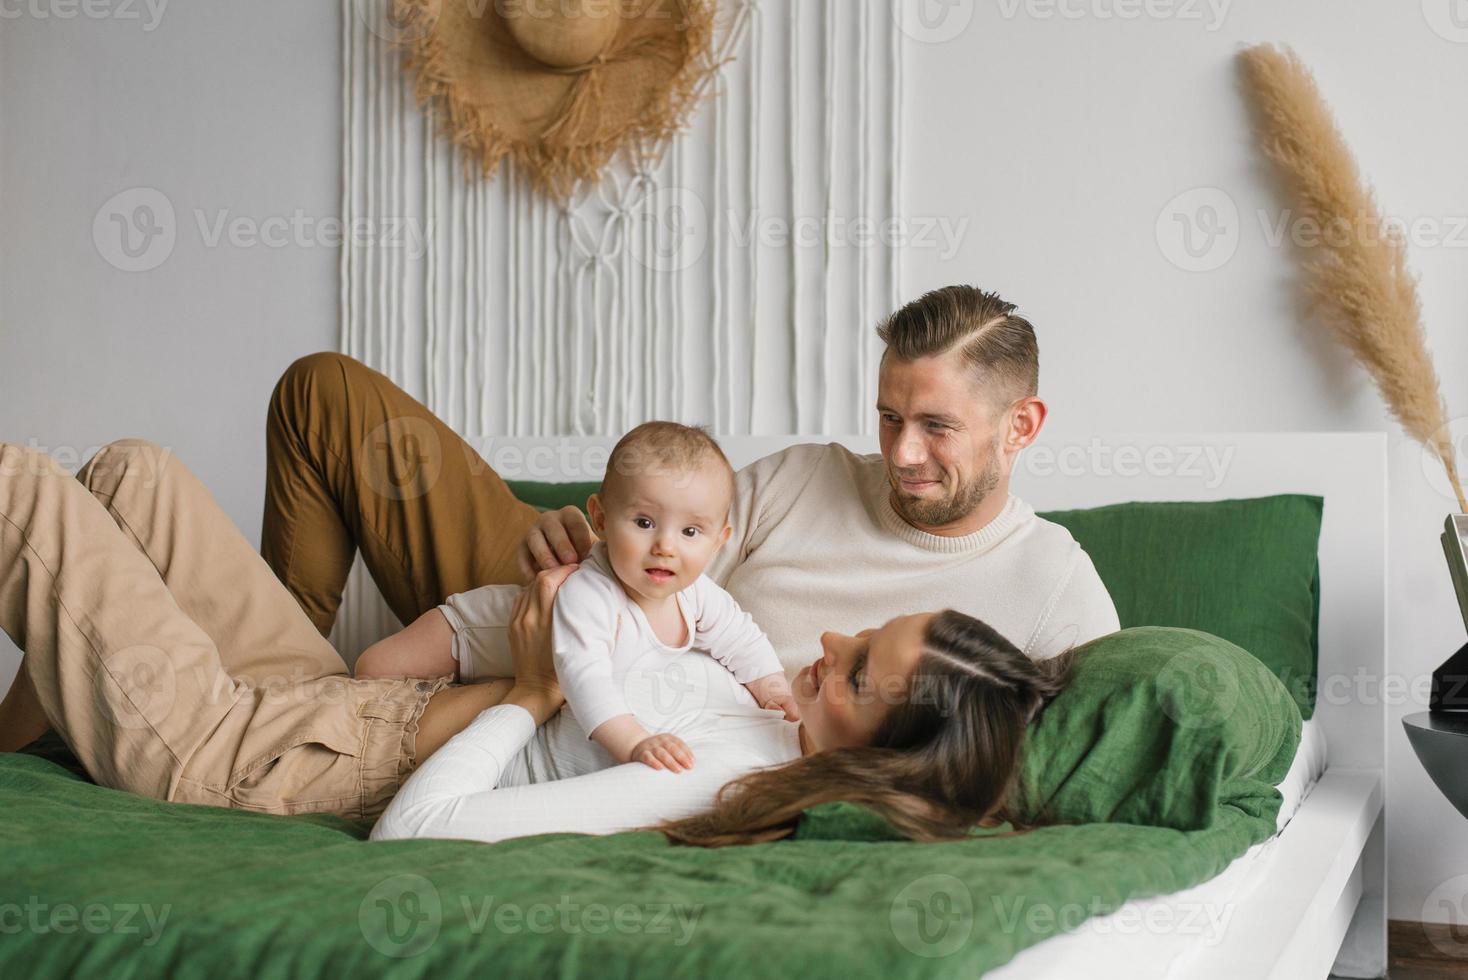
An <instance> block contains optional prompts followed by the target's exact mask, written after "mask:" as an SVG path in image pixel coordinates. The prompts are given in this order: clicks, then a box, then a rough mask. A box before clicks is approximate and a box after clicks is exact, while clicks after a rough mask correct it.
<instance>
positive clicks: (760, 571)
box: [519, 286, 1120, 672]
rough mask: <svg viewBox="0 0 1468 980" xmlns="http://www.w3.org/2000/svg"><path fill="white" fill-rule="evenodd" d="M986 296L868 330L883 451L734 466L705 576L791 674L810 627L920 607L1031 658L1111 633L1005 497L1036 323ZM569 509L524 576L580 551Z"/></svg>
mask: <svg viewBox="0 0 1468 980" xmlns="http://www.w3.org/2000/svg"><path fill="white" fill-rule="evenodd" d="M1014 309H1015V307H1014V306H1013V304H1010V303H1006V302H1004V301H1003V300H1001V299H1000V298H999V297H998V296H996V295H994V294H993V293H985V292H983V291H981V290H978V289H974V288H973V287H970V286H949V287H947V288H944V289H939V290H936V291H934V292H930V293H928V294H927V295H925V296H923V297H921V298H920V299H918V300H915V301H914V302H912V303H909V304H907V305H906V306H904V307H903V308H902V309H900V310H898V311H897V312H896V313H894V314H893V315H892V316H891V317H889V318H888V320H887V321H886V322H885V323H884V324H882V326H881V327H880V328H879V331H878V333H879V335H880V336H881V338H882V340H883V341H885V342H886V344H887V349H886V351H885V352H884V354H883V356H882V361H881V366H880V369H879V371H880V373H879V376H878V385H877V406H876V408H877V412H878V415H879V422H880V432H881V449H882V452H881V455H880V456H877V455H873V456H858V455H855V454H853V453H851V452H850V451H848V450H846V449H845V448H844V447H842V446H840V445H837V444H834V443H833V444H831V445H828V446H820V445H806V446H795V447H792V448H790V449H787V450H785V451H784V452H780V453H776V454H774V455H772V456H768V457H766V458H764V459H762V460H759V461H757V462H755V463H753V464H752V465H750V466H748V467H746V468H745V469H743V470H742V471H740V473H739V474H738V478H737V490H736V493H735V510H734V513H733V515H731V521H732V523H733V525H734V529H735V530H734V536H733V537H732V538H731V539H730V541H729V543H728V544H727V545H725V546H724V548H723V550H722V551H720V553H719V554H718V555H717V556H716V557H715V558H714V560H713V562H712V563H710V565H709V568H708V570H707V574H709V575H710V576H711V577H712V578H713V579H714V580H715V581H717V582H718V583H719V584H720V585H723V586H724V587H725V588H726V589H728V590H729V592H730V593H731V594H732V595H733V596H734V598H735V599H736V600H738V602H739V604H740V605H741V606H743V607H744V609H745V610H746V611H747V612H749V613H750V615H752V616H753V617H754V619H755V622H757V623H759V624H760V626H762V627H763V628H764V629H765V631H766V632H767V633H768V634H769V636H770V639H771V641H772V642H773V643H774V645H775V649H776V650H777V651H778V652H779V654H780V657H781V660H782V661H783V663H784V665H785V667H786V669H787V671H789V672H793V671H795V670H798V669H799V668H800V667H803V666H804V665H805V664H806V663H808V662H810V661H811V660H813V659H814V658H815V657H816V656H817V655H818V652H819V649H820V647H819V644H818V637H819V631H820V630H821V629H833V630H837V631H840V632H844V633H855V632H856V631H858V630H860V629H863V628H865V627H869V626H875V625H878V624H880V623H882V622H885V621H886V620H888V619H890V618H892V617H894V616H899V615H902V614H905V613H911V612H914V611H916V610H919V609H939V608H943V607H951V608H954V609H957V610H959V611H961V612H965V613H968V614H969V615H972V616H976V617H978V618H980V619H983V620H985V621H986V622H987V623H988V624H989V625H990V626H992V627H994V629H996V630H998V631H999V632H1000V633H1001V634H1003V635H1004V636H1005V637H1006V638H1007V639H1009V640H1010V642H1012V643H1014V644H1015V645H1016V646H1018V647H1020V648H1021V649H1022V650H1024V651H1025V653H1027V654H1028V655H1029V656H1031V657H1032V658H1035V659H1043V658H1046V657H1051V656H1054V655H1055V654H1057V653H1060V652H1061V651H1063V650H1065V649H1067V648H1069V647H1071V646H1074V645H1076V644H1078V643H1083V642H1085V641H1086V640H1090V639H1093V638H1095V637H1097V636H1102V635H1104V634H1106V633H1111V632H1114V631H1115V630H1117V629H1119V628H1120V624H1119V623H1118V621H1117V616H1116V607H1115V606H1114V605H1113V604H1112V602H1111V597H1110V595H1108V594H1107V592H1106V587H1105V586H1104V585H1102V583H1101V579H1100V578H1099V577H1098V576H1097V574H1096V569H1095V567H1094V566H1093V565H1092V564H1091V560H1090V558H1089V557H1088V556H1087V555H1086V553H1085V552H1084V551H1082V550H1081V548H1080V546H1079V545H1078V544H1076V542H1075V540H1074V539H1073V538H1072V537H1071V536H1070V533H1069V532H1068V531H1066V530H1065V529H1064V528H1062V527H1060V526H1059V525H1057V524H1053V523H1051V522H1049V521H1046V520H1042V519H1041V518H1039V517H1036V516H1035V513H1034V511H1033V509H1031V508H1030V506H1029V505H1028V504H1026V503H1024V502H1023V501H1022V500H1020V499H1019V498H1018V497H1014V496H1011V495H1010V493H1009V479H1010V474H1011V472H1012V471H1013V468H1014V463H1015V459H1016V458H1017V456H1018V455H1019V452H1020V450H1022V449H1024V448H1025V447H1026V446H1028V445H1029V444H1030V443H1032V442H1034V440H1035V438H1036V436H1038V435H1039V433H1040V428H1041V426H1043V425H1044V422H1045V414H1046V408H1045V403H1044V402H1043V401H1041V400H1040V399H1039V398H1038V397H1036V388H1037V384H1038V379H1039V353H1038V349H1037V345H1036V341H1035V332H1034V329H1033V328H1032V327H1031V326H1030V324H1029V323H1028V322H1026V321H1025V319H1024V318H1023V317H1020V316H1018V315H1016V314H1015V312H1014ZM593 540H594V536H593V535H592V532H591V529H590V528H589V527H588V526H587V523H586V518H585V517H584V516H583V515H582V514H581V512H580V511H579V510H577V509H576V508H574V507H568V508H564V509H562V510H559V511H554V512H551V513H547V514H544V515H541V517H540V518H539V519H538V520H537V521H536V523H535V526H534V527H533V528H532V529H531V531H530V533H529V534H528V535H527V536H526V539H525V542H524V544H523V545H522V547H521V549H520V554H519V561H520V567H521V570H522V572H524V573H526V574H527V575H528V574H529V573H530V572H531V571H532V570H533V569H547V568H554V567H556V566H558V565H560V564H563V563H569V562H571V561H574V560H576V559H577V558H578V557H579V556H584V555H585V554H586V552H587V550H588V549H589V548H590V546H591V542H592V541H593Z"/></svg>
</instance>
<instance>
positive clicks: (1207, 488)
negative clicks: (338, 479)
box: [334, 427, 1386, 980]
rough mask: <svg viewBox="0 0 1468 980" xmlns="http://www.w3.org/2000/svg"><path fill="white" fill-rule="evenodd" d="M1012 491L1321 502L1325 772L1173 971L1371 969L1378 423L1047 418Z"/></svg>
mask: <svg viewBox="0 0 1468 980" xmlns="http://www.w3.org/2000/svg"><path fill="white" fill-rule="evenodd" d="M614 442H615V440H614V439H602V438H558V439H502V438H491V439H483V440H478V441H476V443H475V445H476V448H478V449H479V450H480V452H481V454H482V455H483V456H484V458H485V459H486V460H487V461H488V462H489V464H490V465H491V466H492V467H494V468H495V470H496V471H497V472H499V473H500V474H501V475H502V476H504V477H505V478H507V479H523V480H549V481H568V480H598V479H600V478H601V475H602V473H603V472H604V471H605V465H606V455H607V452H608V451H609V450H610V448H611V446H612V444H613V443H614ZM720 442H721V444H722V445H723V447H724V450H725V452H726V453H727V454H728V455H729V458H730V460H731V461H732V462H733V463H734V465H735V466H736V467H737V466H743V465H745V464H746V463H749V462H751V461H752V460H754V459H757V458H759V457H761V456H764V455H766V454H768V453H771V452H775V451H778V450H780V449H783V448H785V447H787V446H790V445H794V444H796V443H801V442H841V443H843V444H844V445H847V446H849V447H850V448H852V449H853V450H856V451H860V452H875V451H876V449H877V446H876V437H875V436H805V437H801V436H779V437H748V436H728V437H723V438H721V439H720ZM1012 489H1013V491H1014V492H1015V493H1017V494H1019V495H1020V496H1022V497H1024V498H1025V499H1026V500H1028V501H1029V502H1030V503H1031V504H1033V505H1034V506H1035V508H1036V509H1037V510H1056V509H1062V508H1070V507H1090V506H1098V505H1101V504H1108V503H1116V502H1120V501H1126V500H1222V499H1227V498H1231V497H1254V496H1262V495H1265V494H1272V493H1285V492H1296V493H1310V494H1319V495H1320V496H1322V497H1324V498H1325V513H1324V523H1323V527H1322V531H1321V541H1320V562H1321V604H1320V685H1319V692H1320V693H1319V697H1318V700H1317V706H1316V711H1315V718H1316V719H1318V720H1319V722H1320V724H1321V727H1322V729H1323V731H1324V733H1325V736H1326V742H1327V752H1328V768H1327V770H1326V772H1325V774H1324V775H1323V776H1322V777H1321V779H1320V781H1319V782H1318V783H1317V784H1316V785H1315V787H1314V789H1313V790H1312V791H1311V792H1310V793H1309V795H1308V796H1307V797H1306V798H1305V800H1304V802H1303V804H1302V805H1301V807H1300V809H1299V810H1298V811H1297V812H1296V814H1295V816H1294V818H1293V819H1292V820H1291V821H1290V823H1289V824H1288V825H1287V826H1286V827H1285V829H1284V831H1283V832H1282V833H1281V834H1280V836H1279V838H1278V840H1277V842H1276V844H1277V846H1275V847H1274V848H1272V850H1271V853H1270V854H1269V856H1268V859H1267V860H1268V861H1269V862H1271V863H1270V864H1269V865H1267V867H1268V869H1269V870H1268V874H1269V879H1268V887H1267V888H1265V889H1263V890H1262V893H1261V894H1260V895H1259V897H1258V898H1257V899H1255V900H1253V901H1251V902H1247V903H1244V904H1243V905H1242V907H1239V908H1236V909H1234V911H1233V915H1232V918H1231V919H1230V920H1229V924H1228V928H1227V931H1226V933H1225V935H1224V936H1223V938H1222V940H1221V941H1219V942H1217V943H1216V944H1214V945H1211V946H1209V947H1208V948H1206V949H1203V950H1199V951H1197V952H1198V955H1197V956H1196V957H1195V958H1192V959H1191V960H1190V961H1189V965H1188V970H1187V976H1188V980H1242V978H1248V980H1264V978H1277V980H1300V978H1323V977H1326V976H1327V975H1330V974H1334V975H1337V976H1344V977H1382V976H1385V975H1386V902H1385V896H1386V836H1385V832H1384V826H1383V820H1384V810H1383V805H1382V804H1383V798H1384V789H1385V786H1384V778H1383V774H1384V762H1385V746H1386V709H1385V703H1384V700H1383V699H1382V698H1381V697H1380V684H1381V682H1382V679H1383V678H1384V677H1385V672H1386V437H1385V435H1383V434H1375V433H1278V434H1276V433H1264V434H1261V433H1251V434H1239V435H1231V434H1208V435H1176V434H1173V435H1111V434H1107V435H1102V436H1097V435H1094V434H1090V433H1084V434H1075V433H1066V432H1063V431H1060V432H1058V431H1056V430H1055V429H1054V428H1053V427H1051V428H1047V429H1046V430H1045V432H1044V433H1043V435H1042V437H1041V439H1040V441H1039V442H1038V443H1037V444H1036V445H1035V446H1032V447H1031V448H1030V449H1028V450H1026V451H1025V453H1023V454H1022V455H1021V457H1020V460H1019V464H1018V467H1017V470H1016V473H1015V476H1014V482H1013V485H1012ZM355 576H360V569H359V570H358V571H357V572H356V573H354V577H355ZM368 585H369V586H370V582H369V583H368ZM359 591H360V590H359ZM372 591H373V592H375V590H372ZM352 601H353V597H352V596H351V595H350V594H349V597H348V602H349V603H350V602H352ZM357 601H361V600H357ZM377 601H378V602H380V600H377ZM384 608H385V607H384ZM358 618H359V619H360V618H361V617H358ZM369 621H370V620H369ZM334 638H335V637H334ZM365 642H370V639H369V638H367V637H357V638H354V639H349V640H347V641H346V642H345V643H343V644H342V646H343V648H349V647H356V648H357V649H360V648H361V647H360V645H358V644H361V645H365ZM1022 955H1023V954H1021V956H1022ZM1012 965H1015V966H1018V965H1020V964H1019V963H1018V962H1016V963H1014V964H1012Z"/></svg>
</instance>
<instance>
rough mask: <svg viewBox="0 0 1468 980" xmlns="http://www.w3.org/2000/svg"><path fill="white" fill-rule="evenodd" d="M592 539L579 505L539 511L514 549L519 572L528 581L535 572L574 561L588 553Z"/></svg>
mask: <svg viewBox="0 0 1468 980" xmlns="http://www.w3.org/2000/svg"><path fill="white" fill-rule="evenodd" d="M596 541H597V537H596V532H595V531H593V530H592V529H591V525H590V524H589V523H587V520H586V515H585V514H583V513H581V511H580V509H579V508H576V507H562V508H561V509H560V510H548V511H546V512H545V513H544V514H541V515H540V517H539V518H538V519H537V520H536V522H535V526H534V527H532V528H531V529H530V530H529V531H528V532H527V533H526V535H525V540H524V541H521V542H520V546H519V548H518V549H517V550H516V555H515V557H516V560H517V561H518V562H519V564H520V574H521V575H523V576H525V580H526V581H527V582H528V581H530V580H531V579H533V578H535V573H536V572H541V571H548V570H550V569H552V568H556V567H558V566H560V565H574V564H575V563H577V562H579V561H580V560H581V559H583V558H585V557H586V556H587V555H588V554H590V552H591V546H592V545H594V544H596Z"/></svg>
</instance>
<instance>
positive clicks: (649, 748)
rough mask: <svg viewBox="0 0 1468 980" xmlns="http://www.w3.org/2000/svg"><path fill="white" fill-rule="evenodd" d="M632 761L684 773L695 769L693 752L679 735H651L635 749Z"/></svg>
mask: <svg viewBox="0 0 1468 980" xmlns="http://www.w3.org/2000/svg"><path fill="white" fill-rule="evenodd" d="M632 761H633V762H640V763H642V764H643V765H645V766H652V767H653V768H654V769H671V770H672V771H673V772H682V771H683V770H684V769H692V768H693V750H692V749H690V748H689V747H688V743H687V742H685V741H683V740H682V739H681V738H679V737H678V736H677V735H668V734H663V735H649V736H648V737H647V738H645V739H643V740H642V741H640V742H638V743H637V745H635V746H634V747H633V749H632Z"/></svg>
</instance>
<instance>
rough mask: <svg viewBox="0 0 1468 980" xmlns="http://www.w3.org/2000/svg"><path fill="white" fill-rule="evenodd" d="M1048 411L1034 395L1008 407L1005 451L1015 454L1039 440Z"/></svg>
mask: <svg viewBox="0 0 1468 980" xmlns="http://www.w3.org/2000/svg"><path fill="white" fill-rule="evenodd" d="M1049 411H1050V410H1049V408H1047V407H1046V405H1045V403H1044V402H1043V401H1041V400H1040V399H1039V398H1037V397H1035V396H1034V395H1030V396H1029V397H1028V398H1021V399H1020V400H1019V401H1017V402H1015V403H1014V404H1013V405H1012V406H1010V409H1009V411H1008V413H1007V415H1008V416H1009V425H1008V426H1007V428H1006V430H1005V433H1004V448H1005V450H1006V451H1008V452H1011V453H1017V452H1019V451H1020V450H1021V449H1024V448H1025V447H1026V446H1028V445H1029V444H1030V443H1032V442H1034V441H1035V440H1036V439H1037V438H1039V435H1040V429H1041V428H1043V427H1044V425H1045V416H1046V415H1048V414H1049Z"/></svg>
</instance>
